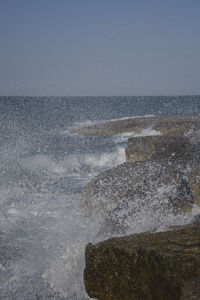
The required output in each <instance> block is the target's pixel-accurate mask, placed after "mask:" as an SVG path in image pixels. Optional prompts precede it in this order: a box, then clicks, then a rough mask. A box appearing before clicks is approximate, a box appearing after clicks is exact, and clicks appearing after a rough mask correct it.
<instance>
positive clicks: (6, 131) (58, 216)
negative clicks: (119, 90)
mask: <svg viewBox="0 0 200 300" xmlns="http://www.w3.org/2000/svg"><path fill="white" fill-rule="evenodd" d="M199 114H200V96H179V97H71V98H69V97H50V98H49V97H0V299H2V300H11V299H12V300H23V299H25V300H35V299H39V300H49V299H54V300H66V299H68V300H72V299H73V300H81V299H89V298H88V297H87V295H86V293H85V291H84V284H83V269H84V249H85V245H86V244H87V243H88V242H93V241H94V240H95V238H96V235H97V233H98V230H99V222H100V221H101V220H98V218H96V217H88V216H86V215H85V214H84V212H83V211H82V209H81V207H80V197H81V192H82V189H83V187H84V186H85V185H86V184H87V182H88V181H89V180H90V179H92V178H94V176H96V175H98V174H99V173H101V172H102V171H104V170H106V169H109V168H112V167H115V166H117V165H118V164H120V163H123V162H124V161H125V151H124V148H125V146H126V143H127V139H128V137H129V136H130V135H127V136H126V135H123V136H122V135H120V136H119V135H116V136H91V137H90V136H87V137H86V136H82V135H78V134H77V133H73V131H74V129H78V128H81V127H83V126H86V125H92V124H95V123H98V122H102V121H106V120H113V119H121V118H127V117H136V116H138V117H143V116H146V117H148V116H152V115H154V116H166V115H199ZM147 132H148V134H151V129H149V130H148V131H147ZM152 134H153V133H152ZM154 225H155V224H154ZM129 230H130V232H140V231H142V228H137V227H134V228H129ZM105 238H106V237H105Z"/></svg>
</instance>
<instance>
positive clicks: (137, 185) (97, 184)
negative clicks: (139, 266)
mask: <svg viewBox="0 0 200 300" xmlns="http://www.w3.org/2000/svg"><path fill="white" fill-rule="evenodd" d="M193 203H194V194H193V192H192V189H191V186H190V184H189V181H188V178H187V168H186V167H184V166H183V165H181V164H175V163H172V162H170V161H169V160H162V162H161V161H156V160H147V161H141V162H136V163H130V162H127V163H124V164H122V165H119V166H117V167H116V168H113V169H110V170H108V171H105V172H103V173H102V174H100V175H99V176H97V177H96V178H94V179H93V180H91V181H90V182H89V183H88V185H87V186H86V187H85V189H84V192H83V197H82V206H83V208H84V209H85V211H86V212H87V213H88V214H89V215H90V214H92V213H93V212H95V213H98V214H100V215H101V216H102V217H103V218H104V220H105V223H104V225H105V230H108V231H109V232H112V233H114V232H116V233H124V232H125V229H126V228H127V227H128V226H129V224H130V222H131V220H132V219H133V218H135V216H136V215H141V214H146V213H148V214H149V213H151V214H152V215H154V214H155V213H156V212H157V213H158V214H159V215H167V214H168V213H169V212H170V213H173V214H177V213H184V212H186V211H187V212H188V211H190V210H191V208H192V205H193ZM106 227H107V229H106Z"/></svg>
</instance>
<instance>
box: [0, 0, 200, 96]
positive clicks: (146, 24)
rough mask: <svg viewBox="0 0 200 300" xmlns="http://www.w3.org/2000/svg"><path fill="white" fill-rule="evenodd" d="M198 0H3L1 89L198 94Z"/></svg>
mask: <svg viewBox="0 0 200 300" xmlns="http://www.w3.org/2000/svg"><path fill="white" fill-rule="evenodd" d="M199 11H200V2H199V1H198V0H192V1H186V0H174V1H172V0H169V1H158V0H151V1H147V0H144V1H139V0H133V1H131V0H126V1H119V0H115V1H114V0H110V1H105V0H101V1H92V0H85V1H80V0H73V1H72V0H66V1H64V0H59V1H53V0H48V1H47V0H43V1H39V0H34V1H31V0H26V1H25V0H18V1H12V0H2V1H1V2H0V33H1V34H0V36H1V47H0V66H1V68H0V96H123V95H125V96H140V95H141V96H145V95H149V96H150V95H200V35H199V28H200V18H199Z"/></svg>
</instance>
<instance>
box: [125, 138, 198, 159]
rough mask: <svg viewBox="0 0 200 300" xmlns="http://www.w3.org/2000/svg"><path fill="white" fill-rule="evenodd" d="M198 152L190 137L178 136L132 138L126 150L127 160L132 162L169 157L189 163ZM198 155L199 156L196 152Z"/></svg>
mask: <svg viewBox="0 0 200 300" xmlns="http://www.w3.org/2000/svg"><path fill="white" fill-rule="evenodd" d="M194 151H196V148H195V143H193V142H192V141H191V140H190V139H189V138H188V137H183V136H176V135H166V136H164V135H163V136H162V135H158V136H142V137H135V138H130V139H129V140H128V147H127V149H126V159H127V161H130V162H136V161H144V160H148V159H162V158H166V157H169V158H170V159H171V160H173V161H177V160H178V159H179V160H181V162H182V163H183V162H187V161H189V160H191V159H192V158H193V153H194ZM196 154H199V153H198V152H197V151H196Z"/></svg>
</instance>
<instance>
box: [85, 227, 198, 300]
mask: <svg viewBox="0 0 200 300" xmlns="http://www.w3.org/2000/svg"><path fill="white" fill-rule="evenodd" d="M85 261H86V267H85V271H84V282H85V288H86V291H87V293H88V295H89V296H90V297H92V298H95V299H99V300H118V299H119V300H130V299H135V300H137V299H138V300H197V299H200V223H199V222H197V223H195V224H191V225H186V226H184V227H182V228H179V229H177V230H173V231H168V232H161V233H155V234H153V233H143V234H137V235H129V236H125V237H120V238H112V239H109V240H107V241H103V242H100V243H98V244H96V245H92V244H88V245H87V247H86V252H85Z"/></svg>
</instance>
